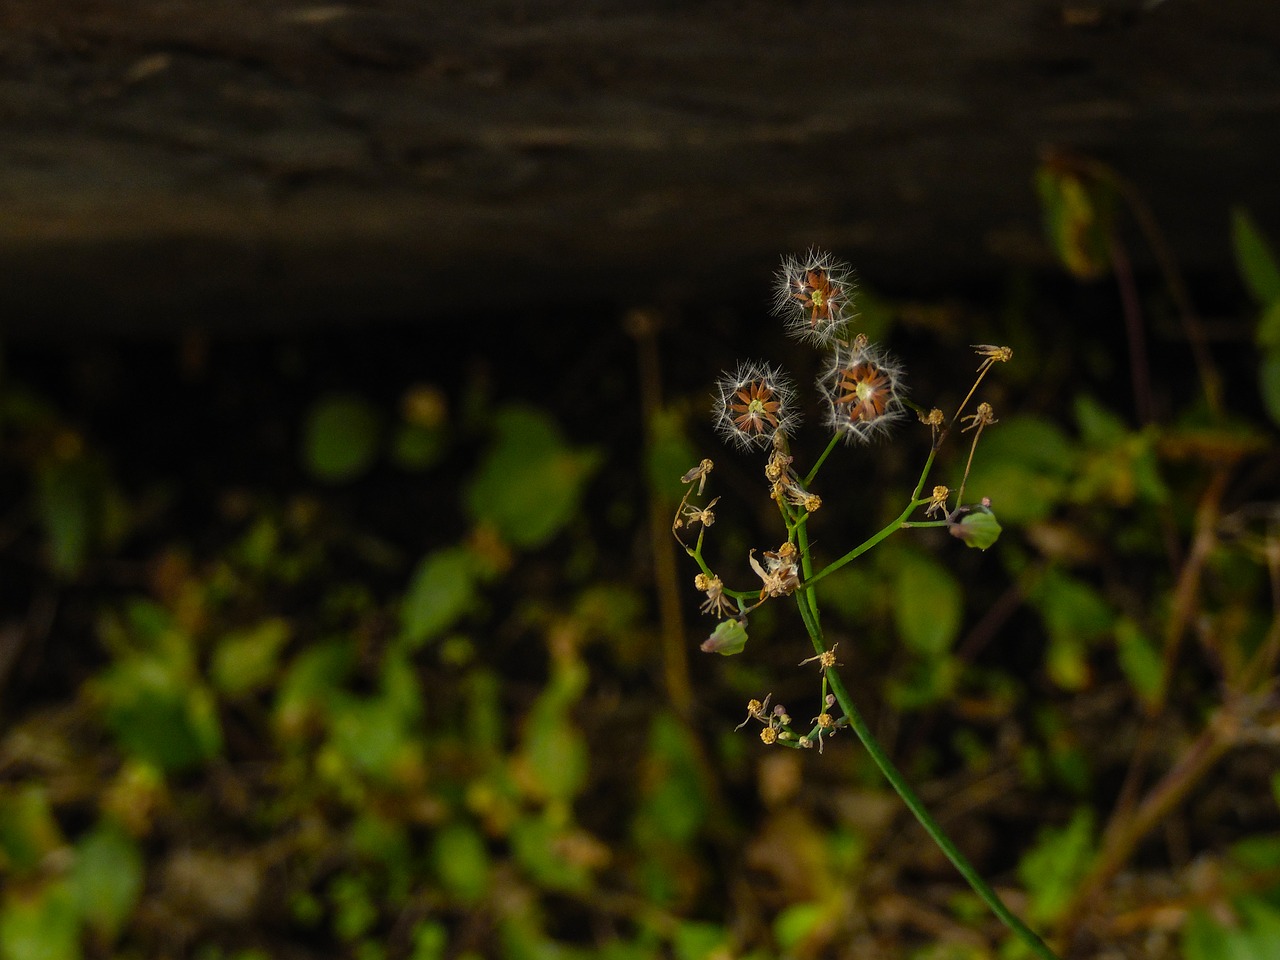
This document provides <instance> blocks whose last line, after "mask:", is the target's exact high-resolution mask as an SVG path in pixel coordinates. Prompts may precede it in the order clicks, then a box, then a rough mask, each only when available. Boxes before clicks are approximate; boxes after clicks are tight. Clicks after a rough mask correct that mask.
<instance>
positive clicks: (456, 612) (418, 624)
mask: <svg viewBox="0 0 1280 960" xmlns="http://www.w3.org/2000/svg"><path fill="white" fill-rule="evenodd" d="M477 599H478V594H477V591H476V562H475V557H474V556H473V555H472V553H471V551H470V550H468V549H467V548H466V547H449V548H447V549H444V550H437V551H436V552H435V553H432V554H430V555H428V556H427V557H426V558H425V559H423V561H422V562H421V563H420V564H419V565H418V569H417V572H416V573H414V575H413V579H412V580H411V581H410V582H409V589H408V590H407V591H406V592H405V597H404V601H403V602H402V604H401V607H400V635H401V637H403V638H404V640H405V641H407V642H408V643H409V644H410V646H413V647H417V646H420V645H421V644H422V643H424V642H426V641H427V640H431V639H433V638H435V637H437V636H439V635H440V634H442V633H444V631H446V630H448V629H449V628H450V627H451V626H453V625H454V623H456V622H457V621H458V620H459V619H460V618H461V617H463V616H464V615H465V614H467V613H468V612H469V611H470V610H471V609H472V607H474V606H475V604H476V601H477Z"/></svg>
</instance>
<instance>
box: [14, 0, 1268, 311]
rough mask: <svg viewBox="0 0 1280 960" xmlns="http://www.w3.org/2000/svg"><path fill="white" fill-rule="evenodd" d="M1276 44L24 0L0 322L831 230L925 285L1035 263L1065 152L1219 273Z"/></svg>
mask: <svg viewBox="0 0 1280 960" xmlns="http://www.w3.org/2000/svg"><path fill="white" fill-rule="evenodd" d="M1278 51H1280V5H1278V4H1274V3H1271V2H1269V0H1251V2H1240V3H1235V4H1217V5H1213V6H1208V5H1205V4H1198V3H1193V2H1191V0H1166V2H1164V3H1160V4H1158V5H1155V6H1152V7H1149V8H1142V7H1140V6H1139V5H1138V4H1136V3H1123V4H1122V3H1111V4H1107V3H1085V2H1072V3H1066V4H1062V3H1044V2H1036V3H1032V2H1019V0H960V2H952V3H946V4H937V3H931V2H927V0H874V2H861V3H840V2H834V0H825V2H811V3H762V2H751V0H744V2H727V0H726V2H709V3H658V2H651V3H643V2H633V3H621V2H600V3H585V2H580V3H569V2H562V3H543V4H537V3H515V2H507V3H497V2H485V3H474V2H473V3H465V4H459V3H449V4H445V3H434V2H430V3H424V2H422V0H385V2H365V3H355V2H350V3H331V4H330V3H326V4H315V3H312V4H307V3H298V2H292V3H274V4H264V3H261V2H260V0H211V2H194V0H151V2H138V0H79V2H59V3H48V2H47V0H6V2H5V4H4V5H3V6H0V196H2V197H3V208H2V209H3V213H0V314H2V315H3V316H4V318H5V320H4V322H5V323H6V325H7V326H9V327H10V328H11V329H13V328H17V329H22V328H27V329H31V328H36V327H39V328H46V329H47V328H48V326H49V325H50V324H63V323H66V324H71V325H73V326H83V325H84V324H86V323H95V324H107V325H113V326H117V325H130V326H131V325H141V326H160V327H165V326H168V325H172V324H178V323H182V324H185V323H187V322H199V323H215V324H216V323H227V322H231V323H255V324H256V323H259V322H263V321H275V322H281V323H287V322H297V321H307V320H310V319H312V318H318V319H324V318H328V317H342V316H352V315H356V314H362V315H363V314H369V313H383V314H387V315H393V316H420V315H437V314H439V315H443V314H452V313H457V312H459V311H462V312H465V311H466V310H468V309H476V307H477V304H476V303H475V302H474V300H475V299H476V298H482V297H483V296H484V295H485V293H484V291H485V289H486V287H487V286H488V282H489V281H487V279H486V278H488V277H492V276H500V277H502V278H503V290H504V292H506V293H507V294H508V295H509V296H511V297H512V298H515V299H519V298H525V297H527V298H541V297H561V298H564V297H568V296H571V295H573V293H574V291H577V290H581V289H583V288H584V287H587V288H590V287H591V286H592V285H593V284H601V283H607V284H609V287H610V289H605V290H599V289H590V290H589V291H588V292H589V293H590V294H592V295H593V297H594V296H598V295H600V294H601V293H604V294H608V293H609V292H610V290H611V289H612V290H616V291H617V292H618V294H619V295H620V296H623V297H624V298H625V297H629V296H635V297H644V296H650V295H654V294H655V293H656V292H663V293H665V294H668V295H676V296H682V297H692V296H696V295H697V294H698V293H699V292H700V291H703V290H706V289H707V288H708V287H709V286H710V287H711V288H713V289H715V290H717V291H720V292H719V293H717V294H716V295H718V296H723V295H724V293H723V291H725V290H727V289H732V287H733V285H734V284H735V283H737V282H740V281H743V280H749V281H751V282H756V281H758V278H759V276H760V274H761V272H762V271H765V270H767V269H768V268H769V265H771V263H772V261H773V258H774V256H775V254H776V252H777V251H780V250H783V249H790V248H793V247H797V246H801V247H802V246H805V245H808V244H810V243H814V242H819V243H823V244H828V245H831V246H834V247H837V248H839V249H840V251H841V252H842V253H843V254H844V255H846V256H848V257H850V258H851V259H854V260H855V261H857V262H858V263H859V265H860V267H861V269H862V271H863V273H864V274H865V275H866V276H868V277H869V278H871V279H872V280H873V281H878V282H881V283H884V284H891V285H917V286H918V285H933V284H936V283H941V282H951V281H954V280H955V279H957V278H959V277H963V276H969V277H972V276H985V275H990V274H991V273H993V272H995V271H998V270H1001V269H1003V268H1004V266H1005V265H1007V264H1008V263H1009V262H1011V261H1012V262H1024V263H1033V264H1034V263H1037V262H1041V261H1042V258H1043V256H1044V253H1043V249H1042V247H1041V245H1040V243H1039V233H1038V220H1037V216H1036V211H1035V205H1034V197H1033V194H1032V191H1031V186H1030V177H1031V173H1032V170H1033V168H1034V165H1035V162H1036V157H1037V153H1038V151H1039V150H1040V149H1041V148H1042V147H1043V146H1045V145H1049V144H1056V145H1062V146H1067V147H1072V148H1076V149H1080V150H1084V151H1087V152H1090V153H1092V154H1094V155H1096V156H1098V157H1100V158H1101V159H1103V160H1106V161H1108V162H1110V163H1112V164H1114V165H1115V166H1117V167H1118V168H1119V169H1121V170H1123V171H1124V172H1125V173H1126V174H1128V175H1129V176H1130V177H1131V178H1132V179H1133V180H1134V181H1136V182H1137V183H1138V184H1140V185H1141V186H1142V187H1143V189H1144V190H1146V191H1147V193H1148V195H1149V198H1150V200H1151V203H1152V206H1153V207H1154V209H1155V210H1156V212H1157V214H1158V215H1159V216H1160V217H1161V219H1162V220H1163V222H1164V223H1165V225H1166V227H1167V229H1168V232H1169V234H1170V237H1171V239H1172V242H1173V244H1174V246H1175V248H1176V249H1177V252H1178V254H1179V256H1180V257H1181V258H1183V260H1184V262H1186V263H1187V264H1188V265H1189V266H1190V267H1191V268H1192V269H1210V270H1219V269H1223V268H1224V266H1225V265H1226V263H1227V259H1226V258H1227V246H1226V211H1227V206H1228V205H1229V204H1230V203H1232V202H1237V201H1238V202H1244V203H1246V204H1249V205H1250V206H1251V207H1252V208H1253V209H1254V211H1255V213H1256V214H1257V216H1258V218H1259V219H1260V221H1261V222H1262V223H1263V224H1264V225H1267V224H1277V223H1280V181H1278V178H1277V177H1276V175H1275V170H1276V160H1275V158H1276V157H1277V156H1278V155H1280V152H1278V151H1280V53H1278ZM709 277H714V278H716V279H713V280H709V279H708V278H709Z"/></svg>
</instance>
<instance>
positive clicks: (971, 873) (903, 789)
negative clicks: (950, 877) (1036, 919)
mask: <svg viewBox="0 0 1280 960" xmlns="http://www.w3.org/2000/svg"><path fill="white" fill-rule="evenodd" d="M805 594H808V595H809V596H810V597H812V591H805ZM796 600H797V603H798V606H799V607H800V616H801V618H802V619H803V620H804V623H805V627H806V628H807V629H808V630H809V637H810V639H811V640H812V641H813V648H814V650H815V651H817V652H818V653H822V652H823V651H824V650H826V649H827V647H826V644H825V642H824V641H823V638H822V630H821V628H820V627H819V626H818V623H817V620H816V615H815V614H816V607H815V605H813V602H812V600H811V599H810V600H809V601H808V602H806V600H805V599H804V595H799V596H797V598H796ZM826 680H827V682H828V684H829V685H830V687H831V691H832V692H833V693H834V694H835V695H836V702H837V703H839V704H840V709H841V710H843V711H844V715H845V717H846V718H847V719H848V721H849V726H850V727H852V728H853V732H854V733H856V734H857V735H858V739H859V740H861V741H862V745H863V746H864V747H866V749H867V753H869V754H870V755H871V759H872V760H874V761H875V764H876V766H877V767H879V768H880V772H881V773H882V774H884V778H885V779H886V780H888V781H889V784H890V785H891V786H892V787H893V789H894V790H895V791H897V794H898V796H900V797H901V798H902V802H903V803H905V804H906V805H907V809H908V810H910V811H911V812H912V814H914V815H915V818H916V819H917V820H918V821H920V826H922V827H924V829H925V832H926V833H927V834H929V837H930V838H931V839H932V840H933V842H934V843H936V844H937V845H938V848H939V849H940V850H942V852H943V853H945V854H946V855H947V859H948V860H950V861H951V862H952V864H954V865H955V868H956V870H958V871H959V872H960V876H962V877H964V879H965V880H966V881H967V882H968V884H969V886H970V887H972V888H973V891H974V893H976V894H977V895H978V896H979V897H981V898H982V902H983V903H985V904H986V905H987V906H988V907H989V908H990V910H991V912H992V913H994V914H995V915H996V916H997V917H998V918H999V919H1000V921H1001V922H1002V923H1003V924H1004V925H1005V926H1006V927H1008V928H1009V929H1010V930H1012V931H1013V932H1014V933H1015V934H1016V935H1017V936H1018V938H1019V939H1020V940H1021V941H1022V942H1023V943H1025V944H1026V945H1027V946H1028V947H1029V948H1030V949H1031V951H1032V952H1033V953H1035V954H1036V956H1039V957H1042V958H1044V960H1059V958H1058V955H1057V954H1055V953H1054V952H1053V951H1052V950H1050V949H1049V947H1048V946H1047V945H1046V944H1045V942H1044V941H1043V940H1041V939H1040V937H1039V936H1038V935H1037V934H1036V932H1035V931H1034V930H1032V929H1031V928H1030V927H1028V926H1027V925H1026V924H1025V923H1023V922H1022V920H1021V919H1019V918H1018V916H1017V914H1015V913H1014V912H1013V911H1011V910H1010V909H1009V908H1008V907H1006V906H1005V905H1004V901H1003V900H1001V899H1000V896H999V895H998V894H997V893H996V892H995V891H994V890H993V889H991V887H990V885H988V883H987V882H986V881H985V880H983V879H982V876H981V874H979V873H978V871H977V870H976V869H975V868H974V866H973V864H971V863H970V862H969V861H968V860H967V859H966V858H965V855H964V854H963V853H961V852H960V850H959V848H958V847H956V845H955V844H954V843H952V842H951V838H950V837H948V836H947V834H946V833H945V832H944V831H943V829H942V827H941V826H939V825H938V822H937V821H936V820H934V819H933V816H932V814H930V813H929V811H928V809H926V808H925V805H924V803H923V802H922V801H921V800H920V798H919V797H918V796H916V793H915V791H914V790H912V789H911V786H910V784H908V783H907V781H906V779H905V778H903V776H902V774H901V773H900V772H899V770H898V768H897V767H895V766H894V765H893V761H892V760H890V759H889V755H888V754H887V753H885V752H884V748H882V747H881V746H880V741H878V740H877V739H876V738H875V734H873V733H872V732H871V728H870V727H869V726H867V722H866V721H865V720H864V719H863V718H862V714H861V713H860V712H859V711H858V708H857V707H856V706H855V705H854V703H853V698H852V697H851V696H849V691H848V690H847V689H846V688H845V685H844V681H843V680H841V679H840V674H839V673H837V672H836V671H835V669H834V668H828V669H827V671H826Z"/></svg>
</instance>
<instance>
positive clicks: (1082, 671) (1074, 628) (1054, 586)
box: [1031, 570, 1115, 690]
mask: <svg viewBox="0 0 1280 960" xmlns="http://www.w3.org/2000/svg"><path fill="white" fill-rule="evenodd" d="M1031 599H1032V600H1033V602H1034V603H1035V604H1036V606H1037V607H1039V609H1040V614H1041V616H1042V617H1043V618H1044V621H1045V627H1046V628H1047V630H1048V632H1049V648H1048V650H1047V651H1046V654H1047V658H1048V661H1047V666H1048V670H1049V675H1050V676H1051V677H1052V678H1053V679H1054V681H1055V682H1056V683H1057V684H1058V685H1059V686H1061V687H1063V688H1064V689H1067V690H1079V689H1081V688H1082V687H1084V686H1085V685H1086V684H1087V683H1088V682H1089V662H1088V652H1089V651H1088V644H1089V643H1090V642H1091V641H1093V640H1096V639H1097V638H1099V637H1101V636H1102V635H1103V634H1105V633H1106V632H1107V631H1108V630H1110V629H1111V628H1112V626H1113V624H1114V623H1115V614H1114V612H1113V611H1112V610H1111V608H1110V607H1109V606H1107V604H1106V601H1105V600H1103V598H1102V596H1101V595H1100V594H1099V593H1098V592H1097V590H1095V589H1094V588H1093V587H1091V586H1089V585H1088V584H1086V583H1084V582H1083V581H1081V580H1076V579H1074V578H1072V577H1069V576H1067V575H1066V574H1064V573H1061V572H1059V571H1056V570H1051V571H1049V573H1047V574H1046V575H1045V576H1044V578H1043V579H1042V580H1041V581H1040V583H1039V584H1038V585H1037V586H1036V587H1035V589H1034V590H1033V591H1032V592H1031Z"/></svg>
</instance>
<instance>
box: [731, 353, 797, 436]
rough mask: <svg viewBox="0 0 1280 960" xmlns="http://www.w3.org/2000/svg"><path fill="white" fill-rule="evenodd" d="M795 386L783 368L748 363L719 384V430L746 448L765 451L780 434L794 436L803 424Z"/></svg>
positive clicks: (739, 365) (740, 366)
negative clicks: (796, 399)
mask: <svg viewBox="0 0 1280 960" xmlns="http://www.w3.org/2000/svg"><path fill="white" fill-rule="evenodd" d="M795 398H796V391H795V384H794V383H793V382H792V380H791V378H790V377H789V376H787V374H786V373H784V372H783V371H782V370H781V369H780V368H778V367H774V366H771V365H769V364H767V363H759V362H744V363H740V364H738V367H737V369H736V370H734V371H733V372H732V373H729V372H727V371H726V372H725V373H724V374H722V375H721V377H720V379H719V380H718V381H716V402H715V407H714V409H713V411H712V412H713V414H714V415H715V421H716V430H717V431H718V432H719V433H720V435H721V436H723V437H724V438H725V439H726V440H728V441H731V442H733V443H734V444H736V445H737V446H738V447H740V448H742V449H744V450H745V449H750V448H752V447H755V448H758V449H765V448H767V447H769V446H770V445H771V444H772V443H773V439H774V436H775V435H776V434H779V433H781V434H783V435H784V436H792V435H793V434H794V432H795V429H796V428H797V427H798V426H799V425H800V416H799V414H798V412H797V411H796V408H795Z"/></svg>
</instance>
